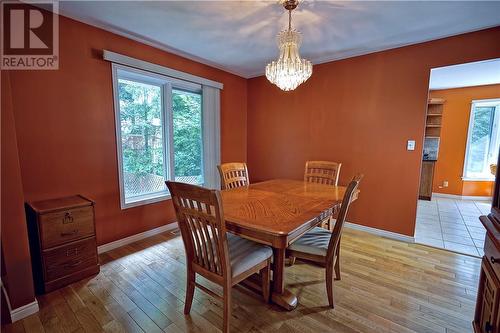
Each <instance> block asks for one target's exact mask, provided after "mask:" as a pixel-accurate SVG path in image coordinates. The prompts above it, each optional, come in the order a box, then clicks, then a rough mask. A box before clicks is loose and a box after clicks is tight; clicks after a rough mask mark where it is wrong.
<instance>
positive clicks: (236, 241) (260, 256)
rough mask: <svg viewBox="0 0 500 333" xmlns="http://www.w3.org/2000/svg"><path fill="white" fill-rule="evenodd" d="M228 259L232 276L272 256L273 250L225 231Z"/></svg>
mask: <svg viewBox="0 0 500 333" xmlns="http://www.w3.org/2000/svg"><path fill="white" fill-rule="evenodd" d="M227 245H228V251H229V261H230V263H231V269H232V272H233V277H234V276H237V275H239V274H241V273H243V272H245V271H247V270H249V269H250V268H252V267H254V266H256V265H258V264H259V263H261V262H263V261H264V260H267V259H269V258H271V257H272V255H273V250H272V249H271V248H270V247H269V246H266V245H262V244H259V243H256V242H252V241H250V240H248V239H245V238H241V237H239V236H236V235H233V234H230V233H227Z"/></svg>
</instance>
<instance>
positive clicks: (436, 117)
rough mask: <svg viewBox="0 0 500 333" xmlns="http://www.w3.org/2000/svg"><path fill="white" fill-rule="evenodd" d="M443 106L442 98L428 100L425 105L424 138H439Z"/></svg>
mask: <svg viewBox="0 0 500 333" xmlns="http://www.w3.org/2000/svg"><path fill="white" fill-rule="evenodd" d="M443 104H444V99H442V98H429V102H428V105H427V121H426V123H425V136H426V137H429V136H430V137H440V136H441V125H442V121H443Z"/></svg>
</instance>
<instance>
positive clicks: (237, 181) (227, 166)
mask: <svg viewBox="0 0 500 333" xmlns="http://www.w3.org/2000/svg"><path fill="white" fill-rule="evenodd" d="M217 168H218V169H219V174H220V182H221V187H222V189H223V190H228V189H232V188H236V187H242V186H248V185H249V184H250V181H249V179H248V169H247V165H246V163H241V162H234V163H224V164H221V165H218V166H217Z"/></svg>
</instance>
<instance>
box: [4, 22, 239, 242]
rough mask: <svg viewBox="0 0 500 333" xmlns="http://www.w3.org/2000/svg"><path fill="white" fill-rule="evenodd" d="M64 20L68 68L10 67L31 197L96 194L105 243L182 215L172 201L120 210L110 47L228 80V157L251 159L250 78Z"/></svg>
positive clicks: (63, 59)
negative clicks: (104, 55)
mask: <svg viewBox="0 0 500 333" xmlns="http://www.w3.org/2000/svg"><path fill="white" fill-rule="evenodd" d="M59 24H60V55H59V56H60V57H59V58H60V69H59V70H56V71H12V72H11V73H10V74H11V84H12V100H13V105H14V115H15V121H16V131H17V139H18V145H19V159H20V164H21V172H22V180H23V186H24V196H25V199H26V200H41V199H47V198H53V197H59V196H64V195H69V194H74V193H81V194H84V195H86V196H88V197H90V198H92V199H94V200H95V201H96V226H97V239H98V243H99V244H103V243H107V242H110V241H114V240H117V239H120V238H123V237H126V236H130V235H132V234H136V233H139V232H142V231H145V230H149V229H152V228H155V227H158V226H161V225H165V224H167V223H170V222H172V221H174V220H175V217H174V211H173V208H172V206H171V202H170V201H164V202H161V203H157V204H152V205H147V206H141V207H137V208H130V209H127V210H121V209H120V199H119V188H118V167H117V158H116V140H115V125H114V109H113V95H112V81H111V64H110V63H109V62H107V61H104V60H102V55H101V53H102V50H103V49H107V50H111V51H114V52H118V53H122V54H125V55H128V56H131V57H135V58H138V59H142V60H145V61H149V62H153V63H157V64H160V65H164V66H167V67H170V68H174V69H177V70H181V71H185V72H188V73H191V74H195V75H199V76H202V77H206V78H208V79H211V80H214V81H218V82H221V83H223V84H224V90H223V91H222V92H221V140H222V143H221V155H222V160H223V161H232V160H243V161H244V160H246V156H247V153H246V149H247V142H246V108H247V104H246V94H247V90H246V89H247V82H246V80H245V79H243V78H241V77H238V76H235V75H232V74H229V73H227V72H224V71H221V70H218V69H215V68H212V67H209V66H206V65H203V64H200V63H197V62H194V61H190V60H187V59H185V58H182V57H179V56H175V55H173V54H169V53H166V52H164V51H161V50H159V49H155V48H153V47H149V46H146V45H144V44H140V43H138V42H135V41H132V40H130V39H127V38H124V37H120V36H118V35H115V34H112V33H109V32H106V31H104V30H101V29H98V28H95V27H92V26H89V25H86V24H83V23H80V22H77V21H73V20H71V19H68V18H65V17H60V21H59Z"/></svg>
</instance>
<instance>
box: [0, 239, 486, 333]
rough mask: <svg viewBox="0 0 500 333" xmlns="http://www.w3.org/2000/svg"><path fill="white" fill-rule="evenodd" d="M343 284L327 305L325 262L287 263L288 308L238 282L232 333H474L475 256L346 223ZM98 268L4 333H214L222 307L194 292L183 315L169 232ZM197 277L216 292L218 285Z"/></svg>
mask: <svg viewBox="0 0 500 333" xmlns="http://www.w3.org/2000/svg"><path fill="white" fill-rule="evenodd" d="M341 259H342V261H341V270H342V280H341V281H335V285H334V291H335V298H336V307H335V309H330V308H329V307H328V300H327V297H326V290H325V283H324V268H321V267H318V266H314V265H310V264H306V263H303V262H300V261H298V260H297V262H296V264H295V265H294V266H292V267H287V268H286V284H287V287H288V288H289V289H290V290H292V291H293V292H294V293H296V295H297V297H298V300H299V306H298V307H297V309H295V310H294V311H291V312H286V311H284V310H281V309H280V308H279V307H278V306H275V305H272V304H263V303H262V301H261V297H260V296H258V295H256V294H253V293H252V292H250V291H248V290H247V289H245V288H243V287H236V288H234V291H233V313H232V319H231V326H232V327H231V329H232V331H233V332H254V333H255V332H398V333H400V332H443V333H451V332H471V330H472V328H471V321H472V318H473V311H474V303H475V299H476V292H477V290H476V288H477V282H478V279H479V277H478V273H479V267H480V260H479V259H477V258H473V257H468V256H464V255H459V254H455V253H451V252H447V251H444V250H440V249H434V248H431V247H426V246H422V245H417V244H407V243H402V242H398V241H393V240H389V239H385V238H381V237H378V236H373V235H370V234H367V233H364V232H360V231H354V230H349V229H346V230H345V233H344V236H343V238H342V248H341ZM100 261H101V264H102V266H101V273H100V274H99V275H97V276H96V277H94V278H91V279H86V280H83V281H81V282H78V283H75V284H73V285H71V286H68V287H66V288H63V289H60V290H57V291H55V292H52V293H49V294H47V295H44V296H41V297H39V303H40V312H39V313H37V314H35V315H32V316H30V317H27V318H25V319H24V320H22V321H19V322H16V323H15V324H11V325H8V326H3V327H2V331H4V332H44V331H45V332H101V331H106V332H142V331H145V332H161V331H164V332H203V333H209V332H219V331H220V328H221V327H222V308H221V304H220V303H219V302H218V301H217V300H215V299H214V298H212V297H210V296H208V295H206V294H204V293H203V292H201V291H199V290H197V291H196V292H195V296H194V297H195V298H194V301H193V307H192V309H191V315H190V316H184V315H183V313H182V311H183V307H184V303H183V302H184V291H185V286H186V282H185V267H184V248H183V245H182V240H181V238H180V236H179V235H176V234H172V233H165V234H162V235H158V236H154V237H151V238H148V239H145V240H142V241H140V242H137V243H134V244H131V245H128V246H125V247H122V248H119V249H116V250H113V251H110V252H107V253H105V254H101V255H100ZM202 283H205V285H208V286H210V287H211V288H213V289H214V290H216V291H218V292H220V289H219V287H217V286H215V285H214V284H211V283H209V282H208V281H206V280H202Z"/></svg>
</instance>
